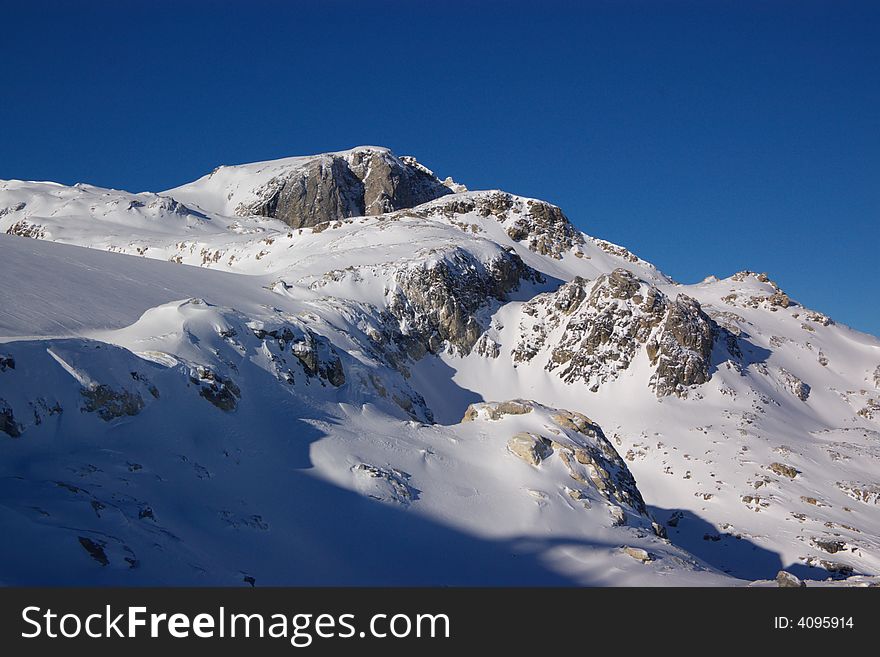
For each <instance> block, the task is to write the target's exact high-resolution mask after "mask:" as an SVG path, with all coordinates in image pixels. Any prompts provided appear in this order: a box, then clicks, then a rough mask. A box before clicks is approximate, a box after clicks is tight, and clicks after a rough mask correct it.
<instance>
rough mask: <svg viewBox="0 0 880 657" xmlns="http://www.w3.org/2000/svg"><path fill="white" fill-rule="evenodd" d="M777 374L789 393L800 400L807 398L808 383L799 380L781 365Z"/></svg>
mask: <svg viewBox="0 0 880 657" xmlns="http://www.w3.org/2000/svg"><path fill="white" fill-rule="evenodd" d="M779 376H780V377H781V378H782V381H783V383H784V384H785V387H786V388H788V390H789V391H790V392H791V394H793V395H794V396H795V397H797V398H798V399H800V400H801V401H807V398H809V396H810V386H809V385H808V384H806V383H804V382H803V381H801V380H800V379H799V378H798V377H796V376H795V375H794V374H792V373H791V372H789V371H788V370H787V369H785V368H783V367H780V368H779Z"/></svg>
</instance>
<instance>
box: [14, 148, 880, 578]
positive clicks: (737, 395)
mask: <svg viewBox="0 0 880 657" xmlns="http://www.w3.org/2000/svg"><path fill="white" fill-rule="evenodd" d="M424 198H429V199H430V200H427V201H425V202H422V199H424ZM358 208H360V210H358ZM357 212H361V214H357ZM297 213H302V214H297ZM352 213H355V214H352ZM328 217H330V218H329V219H328ZM0 229H2V230H3V232H5V233H7V234H8V236H3V237H2V238H0V262H2V263H3V264H2V267H3V271H4V274H6V276H5V277H4V280H5V281H15V283H14V284H11V283H7V285H5V286H4V288H3V291H2V292H0V308H2V310H0V340H3V343H0V369H2V371H0V431H2V432H3V433H4V434H5V435H4V436H0V437H2V438H3V440H0V449H2V450H3V451H4V458H3V459H2V463H3V465H2V468H0V469H2V471H3V472H2V474H0V482H2V483H0V487H2V488H3V494H2V495H0V500H2V501H0V513H2V515H3V517H4V523H6V524H5V526H6V527H8V528H10V535H11V536H12V539H11V540H10V541H8V543H7V544H6V545H4V547H3V548H2V549H0V553H2V554H3V556H4V557H6V558H5V559H4V560H3V563H5V564H7V566H6V567H4V569H3V570H0V581H4V582H7V583H37V582H41V583H60V582H64V583H104V584H111V583H135V584H148V583H157V582H158V583H171V584H175V583H208V584H213V583H233V582H245V581H250V578H254V579H255V580H256V583H257V584H261V583H274V584H282V583H314V584H331V583H333V584H336V583H403V584H420V583H428V584H469V583H471V584H480V583H489V584H539V583H544V584H604V585H632V584H652V585H654V584H696V585H700V584H702V585H730V584H736V583H747V582H749V581H752V580H766V579H772V578H773V577H775V575H776V572H777V571H778V570H780V569H782V568H785V569H788V570H789V571H791V572H793V573H795V574H797V575H799V576H801V577H804V578H806V579H810V580H822V579H825V578H829V577H831V578H836V579H843V578H846V577H847V576H849V575H851V574H853V573H855V574H856V575H866V576H874V575H878V574H880V506H878V502H880V468H878V459H880V340H877V339H876V338H874V337H872V336H868V335H865V334H861V333H858V332H856V331H853V330H851V329H849V328H847V327H845V326H842V325H839V324H836V323H834V322H833V321H832V320H831V319H830V318H827V317H825V316H824V315H822V314H821V313H818V312H816V311H812V310H809V309H806V308H803V307H801V306H800V305H799V304H797V302H796V301H794V300H792V299H790V298H789V297H788V296H787V295H786V294H785V293H784V292H783V291H782V290H780V289H779V288H778V286H777V285H776V284H775V283H773V282H772V281H771V280H770V279H769V278H767V277H766V276H765V275H763V274H753V273H749V272H741V273H739V274H736V275H734V276H732V277H730V278H726V279H716V278H714V277H710V278H708V279H706V280H705V281H703V282H702V283H700V284H697V285H680V284H678V283H676V282H675V281H672V280H671V279H669V278H668V277H667V276H665V275H664V274H662V272H660V271H658V270H657V269H656V268H655V267H653V266H652V265H651V264H650V263H647V262H645V261H643V260H641V259H639V258H638V257H637V256H635V255H633V254H631V253H630V252H628V251H627V250H626V249H624V248H622V247H619V246H616V245H613V244H610V243H607V242H604V241H602V240H600V239H596V238H593V237H590V236H588V235H585V234H583V233H580V232H579V231H577V230H576V229H574V228H573V226H572V225H571V224H570V223H569V221H568V219H567V218H566V217H565V215H564V214H563V213H562V212H561V211H560V210H559V209H558V208H556V207H555V206H552V205H550V204H547V203H545V202H542V201H539V200H537V199H527V198H523V197H518V196H514V195H511V194H507V193H505V192H501V191H477V192H474V191H470V192H469V191H465V190H464V189H463V188H462V187H461V186H458V185H456V184H455V183H452V182H451V180H447V181H440V180H439V179H438V178H436V177H434V175H433V173H432V172H430V170H428V169H426V168H425V167H423V166H422V165H420V164H418V163H417V162H415V161H414V160H412V159H411V158H398V157H397V156H394V155H393V154H391V153H390V152H389V151H387V149H381V148H378V147H360V148H358V149H352V150H351V151H344V152H340V153H332V154H325V155H320V156H310V157H303V158H288V159H285V160H278V161H274V162H266V163H256V164H251V165H240V166H235V167H220V168H218V169H217V170H215V171H214V172H213V173H212V174H210V175H208V176H206V177H204V178H202V179H199V180H198V181H195V182H194V183H191V184H189V185H183V186H181V187H178V188H176V189H173V190H169V191H167V192H163V193H162V194H159V195H155V194H149V193H143V194H129V193H127V192H121V191H115V190H103V189H100V188H96V187H91V186H87V185H77V186H75V187H65V186H62V185H56V184H53V183H28V182H20V181H6V182H0ZM25 237H28V238H36V240H33V239H24V238H25ZM53 242H54V243H53ZM71 245H75V246H71ZM81 247H88V248H81ZM137 256H139V257H137ZM508 400H522V401H516V402H509V401H508ZM483 402H494V403H493V404H489V405H481V404H482V403H483ZM572 413H573V414H572ZM580 414H582V415H580ZM578 418H583V419H578ZM7 437H8V438H7ZM664 536H668V538H664ZM218 545H222V549H219V548H218ZM642 551H644V552H642ZM35 555H39V556H35ZM246 578H247V579H246ZM869 579H870V578H869ZM852 581H853V582H863V581H866V580H864V578H863V579H853V580H852Z"/></svg>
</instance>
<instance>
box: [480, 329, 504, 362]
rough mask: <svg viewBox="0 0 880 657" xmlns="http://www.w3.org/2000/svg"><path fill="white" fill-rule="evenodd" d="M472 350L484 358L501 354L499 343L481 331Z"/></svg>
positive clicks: (496, 356)
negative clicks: (481, 333)
mask: <svg viewBox="0 0 880 657" xmlns="http://www.w3.org/2000/svg"><path fill="white" fill-rule="evenodd" d="M474 351H475V352H476V353H477V354H478V355H480V356H483V357H484V358H498V356H500V355H501V345H500V344H498V343H497V342H495V341H494V340H493V339H492V338H490V337H489V336H488V335H487V334H486V333H483V335H482V336H480V339H479V340H478V341H477V344H476V345H474Z"/></svg>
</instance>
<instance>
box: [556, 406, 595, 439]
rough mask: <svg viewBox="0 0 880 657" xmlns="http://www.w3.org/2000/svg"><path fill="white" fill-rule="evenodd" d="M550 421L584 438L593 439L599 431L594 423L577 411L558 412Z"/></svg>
mask: <svg viewBox="0 0 880 657" xmlns="http://www.w3.org/2000/svg"><path fill="white" fill-rule="evenodd" d="M552 419H553V421H554V422H556V424H558V425H559V426H560V427H562V428H563V429H569V430H571V431H577V432H578V433H582V434H584V435H585V436H590V437H593V436H595V435H596V432H597V431H601V429H600V428H599V426H598V425H597V424H596V423H595V422H593V421H592V420H591V419H590V418H588V417H587V416H586V415H584V414H583V413H578V412H577V411H567V410H560V411H559V412H557V413H555V414H554V415H553V416H552Z"/></svg>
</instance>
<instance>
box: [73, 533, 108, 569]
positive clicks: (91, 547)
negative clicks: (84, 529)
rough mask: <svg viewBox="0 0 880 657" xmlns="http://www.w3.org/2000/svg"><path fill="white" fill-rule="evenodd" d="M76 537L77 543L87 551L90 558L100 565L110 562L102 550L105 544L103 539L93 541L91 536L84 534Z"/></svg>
mask: <svg viewBox="0 0 880 657" xmlns="http://www.w3.org/2000/svg"><path fill="white" fill-rule="evenodd" d="M78 539H79V544H80V545H82V547H83V549H84V550H85V551H86V552H88V553H89V556H90V557H91V558H92V559H94V560H95V561H97V562H98V563H99V564H101V565H102V566H106V565H108V564H109V563H110V559H108V558H107V553H106V552H105V551H104V548H105V547H106V546H107V544H106V543H105V542H104V541H95V540H92V539H91V538H86V537H85V536H79V537H78Z"/></svg>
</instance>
